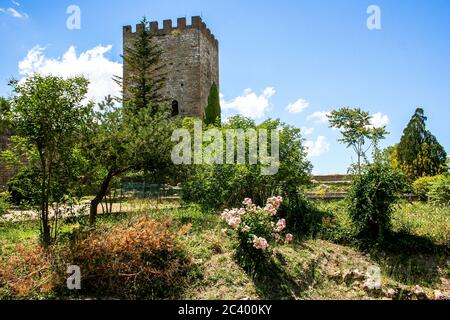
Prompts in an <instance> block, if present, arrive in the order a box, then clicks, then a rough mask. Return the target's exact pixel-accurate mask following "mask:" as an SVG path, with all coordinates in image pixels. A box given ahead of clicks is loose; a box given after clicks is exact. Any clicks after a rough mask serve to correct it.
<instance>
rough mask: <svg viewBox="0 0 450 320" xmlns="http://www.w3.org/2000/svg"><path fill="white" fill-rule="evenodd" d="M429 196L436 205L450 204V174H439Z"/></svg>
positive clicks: (431, 186)
mask: <svg viewBox="0 0 450 320" xmlns="http://www.w3.org/2000/svg"><path fill="white" fill-rule="evenodd" d="M427 196H428V198H429V201H430V202H431V203H433V204H434V205H443V206H450V176H449V175H442V176H438V177H437V178H436V179H435V181H434V182H433V183H432V184H431V185H430V188H429V191H428V193H427Z"/></svg>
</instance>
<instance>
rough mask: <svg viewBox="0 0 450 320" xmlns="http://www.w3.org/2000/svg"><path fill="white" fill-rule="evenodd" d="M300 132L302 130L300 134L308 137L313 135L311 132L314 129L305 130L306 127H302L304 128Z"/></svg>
mask: <svg viewBox="0 0 450 320" xmlns="http://www.w3.org/2000/svg"><path fill="white" fill-rule="evenodd" d="M301 130H302V133H303V134H304V135H305V136H309V135H311V134H313V132H314V128H306V127H304V128H301Z"/></svg>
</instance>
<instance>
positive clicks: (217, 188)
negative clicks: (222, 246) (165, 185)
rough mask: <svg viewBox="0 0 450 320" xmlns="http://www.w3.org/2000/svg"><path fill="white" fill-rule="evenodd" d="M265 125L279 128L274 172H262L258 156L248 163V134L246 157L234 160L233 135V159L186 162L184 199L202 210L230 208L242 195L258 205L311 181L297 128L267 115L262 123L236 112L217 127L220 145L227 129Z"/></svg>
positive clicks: (234, 205)
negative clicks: (218, 161) (230, 161)
mask: <svg viewBox="0 0 450 320" xmlns="http://www.w3.org/2000/svg"><path fill="white" fill-rule="evenodd" d="M250 129H253V130H256V131H257V130H259V129H266V130H267V131H268V132H270V130H278V131H279V168H278V171H277V173H276V174H273V175H263V174H262V173H261V168H262V167H263V166H264V164H262V163H261V159H259V160H258V161H256V162H257V163H256V164H250V163H249V160H250V159H249V148H250V147H255V145H252V144H253V142H252V141H251V140H250V139H249V136H248V135H247V136H246V137H245V161H244V163H237V162H238V161H237V160H238V159H237V152H236V149H237V148H236V147H237V145H236V144H237V141H236V140H237V139H235V141H234V143H235V146H234V147H235V154H234V155H235V158H234V160H235V161H234V162H235V163H226V161H225V162H224V164H201V165H195V166H188V167H186V168H185V170H186V171H188V174H187V177H186V180H185V181H184V183H183V199H184V200H185V201H187V202H194V203H197V204H199V205H201V206H202V207H203V208H204V209H205V210H217V209H220V208H233V207H236V206H239V205H240V204H241V201H242V199H245V198H251V199H253V201H254V202H255V203H256V204H258V205H261V206H262V205H264V204H265V201H266V200H267V199H268V198H269V197H271V196H276V195H281V196H287V195H288V194H291V193H292V192H293V189H294V190H297V189H298V188H299V186H302V185H306V184H308V183H309V181H310V174H311V169H312V166H311V163H310V162H309V161H308V159H307V157H306V155H307V154H306V151H305V148H304V146H303V140H302V137H301V134H300V129H298V128H294V127H292V126H289V125H286V124H284V123H282V122H281V121H280V120H272V119H268V120H266V121H264V122H263V123H261V124H258V125H257V124H256V123H255V122H254V121H253V120H250V119H247V118H244V117H241V116H235V117H232V118H230V119H229V120H228V121H227V122H226V123H224V124H223V126H222V127H221V128H220V130H221V132H222V138H223V140H224V141H223V145H224V146H225V145H226V132H227V131H228V130H243V131H248V130H250Z"/></svg>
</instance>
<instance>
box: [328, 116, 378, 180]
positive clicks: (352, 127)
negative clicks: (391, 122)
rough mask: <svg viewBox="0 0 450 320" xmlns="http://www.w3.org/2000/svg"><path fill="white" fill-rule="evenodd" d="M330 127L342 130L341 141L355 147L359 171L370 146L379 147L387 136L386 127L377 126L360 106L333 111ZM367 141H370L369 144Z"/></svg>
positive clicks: (330, 117)
mask: <svg viewBox="0 0 450 320" xmlns="http://www.w3.org/2000/svg"><path fill="white" fill-rule="evenodd" d="M328 118H329V121H330V128H336V129H338V130H340V131H341V134H342V139H339V141H340V142H343V143H345V144H347V148H350V147H351V148H353V150H354V151H355V153H356V156H357V163H356V166H357V171H358V173H360V172H361V166H362V160H366V161H367V152H368V151H369V150H370V148H372V147H375V148H376V149H377V146H378V142H379V141H380V140H382V139H384V137H385V136H386V134H387V132H386V127H381V128H375V127H374V126H373V125H372V123H371V120H372V117H371V116H370V114H369V113H368V112H366V111H362V110H361V109H360V108H354V109H351V108H341V109H339V110H335V111H332V112H331V114H330V115H329V116H328ZM367 142H370V144H369V146H367Z"/></svg>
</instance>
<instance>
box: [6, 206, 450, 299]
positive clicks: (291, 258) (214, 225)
mask: <svg viewBox="0 0 450 320" xmlns="http://www.w3.org/2000/svg"><path fill="white" fill-rule="evenodd" d="M317 205H318V207H319V208H320V209H322V210H327V211H330V212H332V213H333V215H334V216H335V219H334V221H333V222H332V223H333V224H336V225H338V227H337V228H330V230H331V232H330V234H328V235H327V237H325V238H327V239H328V241H325V240H320V239H303V240H302V241H297V242H295V243H294V244H292V245H289V246H283V247H279V248H277V249H276V251H277V254H276V258H275V259H274V261H275V262H274V265H273V270H271V271H270V272H268V273H267V274H265V275H259V276H257V277H251V276H250V275H248V274H247V273H246V272H245V271H244V270H243V269H242V268H240V266H239V265H238V264H237V263H236V262H235V259H234V256H233V245H234V240H233V239H232V238H230V237H229V236H227V235H225V234H224V233H223V232H222V228H224V227H225V226H224V225H223V223H222V222H221V221H220V219H219V217H218V216H217V215H213V214H205V213H203V212H201V210H199V209H197V208H195V207H180V206H178V205H176V204H173V203H166V204H155V203H154V202H150V201H134V202H132V203H129V204H128V207H127V208H129V206H132V207H133V208H134V209H133V210H131V211H132V212H133V213H127V214H125V213H123V214H121V213H115V214H109V215H101V216H100V217H99V220H98V223H99V228H100V229H109V228H112V227H114V226H116V225H118V224H119V223H126V222H127V221H129V222H131V221H134V220H136V219H138V218H139V217H142V216H148V217H150V218H153V219H158V220H160V219H164V220H165V219H170V220H171V221H172V225H173V227H174V229H176V228H179V227H181V226H183V225H186V224H192V228H191V230H190V232H189V233H188V234H186V235H184V236H183V239H182V242H183V244H184V247H185V250H186V253H187V255H188V256H189V257H190V258H191V259H192V263H193V264H192V267H191V269H190V271H189V274H188V275H187V277H188V279H189V281H188V282H187V285H186V286H185V287H184V289H183V292H182V294H181V298H182V299H380V298H386V297H390V298H399V299H412V298H417V297H419V296H420V295H419V294H415V293H414V292H415V291H417V290H418V289H417V288H416V286H417V285H419V286H420V287H421V288H422V289H423V291H424V294H425V295H427V296H428V297H429V298H434V294H435V292H434V291H435V290H439V291H441V292H443V293H444V294H450V281H449V278H450V269H449V250H448V249H449V234H450V232H449V231H450V211H449V209H448V208H447V209H443V208H435V207H432V206H429V205H427V204H422V203H412V204H410V203H402V204H401V205H400V206H399V207H398V208H397V210H396V211H395V213H394V215H393V217H392V221H393V230H394V234H395V235H396V238H395V239H396V240H395V241H394V243H392V245H391V246H380V247H372V248H360V247H358V246H357V245H355V244H351V241H346V240H348V239H350V238H351V237H350V235H351V224H350V221H349V219H348V217H347V216H346V210H345V203H343V202H330V203H325V202H321V203H317ZM86 223H87V221H86V219H85V218H83V219H78V221H76V222H66V223H65V224H64V226H63V227H62V229H61V230H60V241H61V242H65V241H68V239H70V236H71V234H73V232H74V230H77V229H78V228H80V227H81V226H82V225H84V224H86ZM325 223H331V222H325ZM330 240H333V241H334V242H335V243H334V242H332V241H330ZM37 242H38V224H37V222H22V223H2V224H0V257H3V258H4V257H7V256H14V255H15V254H17V253H16V251H15V248H16V245H18V244H22V245H25V246H32V245H35V244H36V243H37ZM336 242H337V243H341V244H336ZM347 242H348V244H347ZM397 242H398V243H397ZM371 266H376V267H379V268H380V269H381V278H382V288H383V291H370V290H365V289H364V288H363V283H364V282H365V280H366V277H365V276H364V274H365V273H366V271H367V270H368V268H369V267H371ZM0 287H1V283H0ZM0 289H1V288H0ZM419 291H420V290H419ZM1 292H2V291H1V290H0V298H1V297H2V296H1ZM416 293H417V292H416ZM3 295H4V296H6V295H5V294H4V293H3ZM38 296H39V295H38ZM47 297H48V296H47ZM50 297H52V298H57V297H56V296H50Z"/></svg>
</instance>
